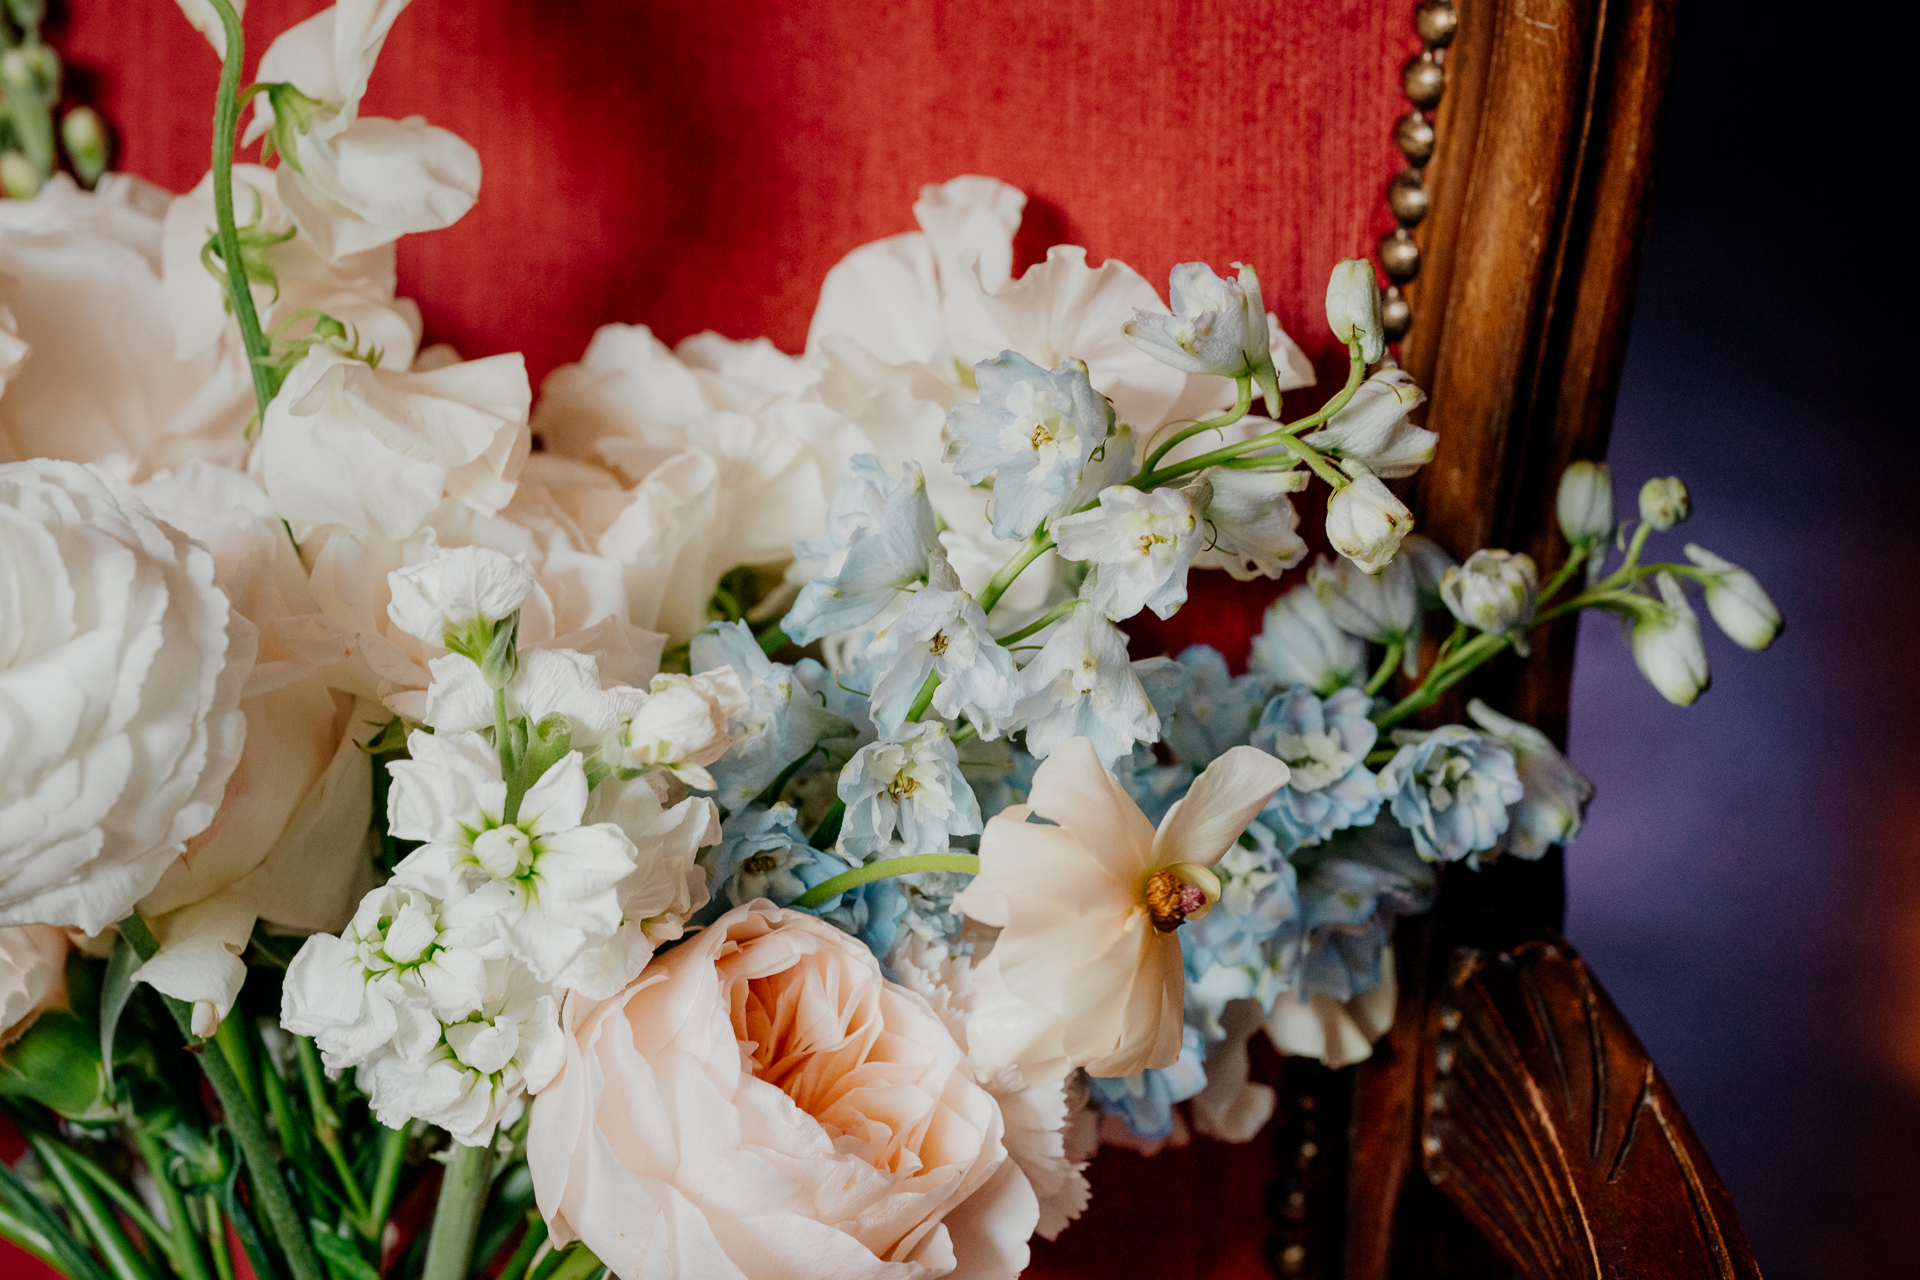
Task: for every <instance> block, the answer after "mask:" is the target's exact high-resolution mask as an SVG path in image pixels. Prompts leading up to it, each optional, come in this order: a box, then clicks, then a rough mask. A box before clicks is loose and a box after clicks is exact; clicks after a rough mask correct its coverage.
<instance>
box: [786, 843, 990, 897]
mask: <svg viewBox="0 0 1920 1280" xmlns="http://www.w3.org/2000/svg"><path fill="white" fill-rule="evenodd" d="M918 871H962V872H965V873H966V874H968V875H979V874H980V859H979V858H978V857H976V856H975V855H973V854H971V853H916V854H912V855H910V856H908V857H905V858H882V859H881V860H880V861H878V862H869V863H867V864H866V865H865V866H859V867H855V868H853V869H852V870H851V871H842V872H841V873H840V874H839V875H837V876H835V877H834V878H833V879H831V880H822V881H821V882H820V883H819V884H817V885H815V886H813V888H811V889H809V890H807V891H806V892H805V893H803V894H801V895H800V896H799V897H797V898H795V899H794V900H793V905H794V906H796V907H817V906H819V905H820V904H821V903H823V902H825V901H826V900H827V899H828V898H831V897H833V896H834V895H835V894H837V893H845V892H846V891H847V890H849V889H858V888H859V887H860V886H861V885H863V884H872V883H873V882H874V881H875V880H885V879H888V878H889V877H892V876H910V875H913V874H914V873H915V872H918Z"/></svg>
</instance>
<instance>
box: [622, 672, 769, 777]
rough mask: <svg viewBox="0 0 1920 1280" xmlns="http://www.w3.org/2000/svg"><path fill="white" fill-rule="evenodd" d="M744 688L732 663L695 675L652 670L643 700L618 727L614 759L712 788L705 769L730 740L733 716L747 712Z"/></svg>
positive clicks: (725, 750) (635, 767) (628, 765)
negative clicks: (665, 772)
mask: <svg viewBox="0 0 1920 1280" xmlns="http://www.w3.org/2000/svg"><path fill="white" fill-rule="evenodd" d="M749 705H750V704H749V701H748V698H747V691H746V689H745V688H744V687H743V686H742V685H741V683H740V675H739V673H738V672H736V671H735V670H734V669H733V668H732V667H721V668H719V669H718V670H715V671H706V672H702V673H701V674H699V675H697V676H683V675H677V674H672V673H667V674H662V675H657V676H655V677H654V678H653V680H652V682H651V683H650V684H648V686H647V693H646V695H645V700H644V701H642V702H641V703H640V707H639V710H637V711H635V712H634V714H633V718H632V719H631V720H629V721H627V722H626V724H625V725H624V726H623V727H622V728H621V730H620V737H619V743H618V746H617V748H616V749H615V750H614V752H613V753H612V754H613V757H614V759H613V763H615V764H619V765H623V766H625V767H626V768H629V769H664V770H666V771H667V772H669V773H671V774H673V776H674V777H676V778H678V779H680V781H682V782H684V783H686V784H687V785H688V786H690V787H698V788H699V789H700V790H702V791H712V790H715V789H716V784H715V783H714V780H713V775H712V774H710V773H708V772H707V770H706V767H705V766H707V765H710V764H712V763H713V762H714V761H716V760H718V759H719V758H720V757H721V756H723V755H725V754H727V748H729V747H731V746H732V745H733V737H732V735H730V734H729V733H728V732H727V725H728V722H729V720H730V719H731V718H732V717H735V716H739V715H741V714H743V713H745V712H746V710H747V709H748V706H749Z"/></svg>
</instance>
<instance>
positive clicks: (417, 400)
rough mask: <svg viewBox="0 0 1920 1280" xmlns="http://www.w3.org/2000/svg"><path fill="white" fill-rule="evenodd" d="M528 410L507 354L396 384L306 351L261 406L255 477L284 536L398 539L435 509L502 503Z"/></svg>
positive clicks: (397, 379) (519, 363)
mask: <svg viewBox="0 0 1920 1280" xmlns="http://www.w3.org/2000/svg"><path fill="white" fill-rule="evenodd" d="M532 398H533V393H532V391H531V390H530V389H529V387H528V385H527V367H526V362H525V361H524V360H522V359H521V357H520V356H519V355H518V354H517V353H515V354H512V355H502V356H488V357H487V358H486V359H484V360H469V361H465V362H462V363H459V364H452V365H447V366H445V367H442V368H438V369H433V370H430V371H428V372H426V373H400V372H395V371H393V370H389V369H384V368H381V369H375V368H371V367H369V366H368V365H366V364H364V363H362V362H361V361H359V360H352V359H349V358H347V357H346V356H343V355H341V354H340V353H339V352H337V351H334V350H332V349H331V348H328V347H324V346H316V347H315V348H313V350H312V351H311V352H309V353H308V355H307V357H306V358H305V359H304V360H302V361H301V362H300V363H299V364H297V365H295V366H294V368H293V371H292V372H291V373H290V374H288V375H287V380H286V382H285V383H284V384H283V385H282V386H281V388H280V392H279V394H278V395H276V396H275V397H274V398H273V403H272V404H270V405H268V406H267V413H266V420H265V422H264V424H263V425H262V427H261V431H260V442H259V447H258V449H257V450H256V454H255V458H254V465H255V467H256V468H257V469H258V474H259V475H260V476H261V477H262V479H263V482H264V483H265V485H266V489H267V493H268V494H269V495H271V496H272V498H273V504H274V507H275V508H276V509H277V510H278V511H279V512H280V514H281V515H282V516H283V517H285V518H286V519H287V520H289V521H290V522H292V523H293V524H295V525H328V524H339V525H345V526H347V528H349V529H351V530H353V531H355V532H357V533H362V534H369V535H375V536H378V537H382V538H392V539H400V538H405V537H407V536H409V535H410V534H412V533H414V532H415V531H417V530H418V529H419V528H420V527H421V526H422V525H424V524H425V523H426V522H427V520H428V518H429V517H430V516H432V515H433V513H434V511H435V509H436V508H438V507H439V506H440V504H441V502H442V500H443V499H446V498H453V499H456V500H457V501H459V502H460V503H462V504H464V505H465V506H468V507H470V508H472V509H473V510H474V511H477V512H479V513H480V514H481V515H493V514H494V513H495V512H497V511H499V510H500V509H501V508H502V507H504V506H506V505H507V503H508V502H510V501H511V500H512V498H513V489H514V480H515V477H516V476H518V474H519V471H520V466H521V463H522V462H524V461H525V460H526V456H527V450H528V447H529V441H528V436H527V410H528V407H529V405H530V404H531V402H532Z"/></svg>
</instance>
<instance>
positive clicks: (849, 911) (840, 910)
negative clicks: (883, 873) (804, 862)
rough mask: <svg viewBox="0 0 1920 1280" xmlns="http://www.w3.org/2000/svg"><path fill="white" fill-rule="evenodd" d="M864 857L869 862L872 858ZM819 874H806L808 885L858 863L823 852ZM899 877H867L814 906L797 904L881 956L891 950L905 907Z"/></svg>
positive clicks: (831, 876) (891, 851)
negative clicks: (865, 880)
mask: <svg viewBox="0 0 1920 1280" xmlns="http://www.w3.org/2000/svg"><path fill="white" fill-rule="evenodd" d="M904 852H906V851H905V850H904V849H899V848H898V847H896V848H894V849H893V850H890V851H888V852H887V853H884V854H882V855H880V856H881V857H891V856H895V855H897V854H899V853H904ZM875 860H876V859H874V858H869V859H867V861H868V862H872V861H875ZM817 865H818V867H819V868H820V870H821V872H822V874H818V875H817V876H812V877H809V878H810V879H811V880H812V883H811V884H809V885H808V886H807V887H808V888H812V887H813V885H816V884H821V883H824V882H825V881H827V880H830V879H832V878H833V877H834V876H837V875H839V874H840V873H841V872H843V871H849V870H852V869H853V867H854V866H855V865H857V864H855V863H853V862H849V861H847V860H845V859H844V858H841V857H837V856H835V855H834V854H830V853H828V854H822V855H821V856H820V861H819V863H818V864H817ZM900 879H901V878H900V877H888V878H887V879H884V880H870V881H868V882H867V883H866V884H863V885H858V886H856V887H855V888H852V889H847V890H845V891H843V892H841V893H836V894H834V895H833V896H832V897H831V898H828V899H827V900H826V901H825V902H822V903H820V904H819V905H818V906H814V907H799V908H797V910H800V911H805V912H807V913H808V914H809V915H814V916H818V917H819V918H820V919H822V920H825V921H826V922H827V923H828V924H830V925H833V926H834V927H835V928H837V929H840V930H842V931H844V932H846V933H850V934H852V935H853V936H854V937H856V938H858V939H860V941H862V942H864V943H866V944H867V949H868V950H869V951H871V952H873V954H874V956H875V957H876V958H884V957H885V956H886V954H887V953H888V952H890V951H892V950H893V944H894V942H895V941H897V940H898V938H899V936H900V923H901V920H902V919H903V918H904V917H905V915H906V912H907V907H908V897H907V894H906V891H905V890H904V889H903V888H902V887H901V884H900Z"/></svg>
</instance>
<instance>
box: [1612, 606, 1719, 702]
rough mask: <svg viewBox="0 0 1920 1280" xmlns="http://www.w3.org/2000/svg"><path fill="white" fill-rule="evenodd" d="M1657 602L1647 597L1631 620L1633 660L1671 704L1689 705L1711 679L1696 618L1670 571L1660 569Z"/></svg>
mask: <svg viewBox="0 0 1920 1280" xmlns="http://www.w3.org/2000/svg"><path fill="white" fill-rule="evenodd" d="M1655 581H1657V582H1658V583H1659V585H1660V597H1661V599H1660V603H1657V604H1656V603H1654V602H1652V601H1648V602H1647V603H1646V604H1645V606H1644V607H1643V608H1642V609H1641V610H1640V611H1639V612H1638V614H1637V616H1636V617H1635V618H1634V621H1633V636H1632V640H1631V642H1630V643H1631V645H1632V648H1633V661H1634V663H1635V664H1636V665H1637V666H1638V667H1639V668H1640V674H1641V675H1643V676H1645V677H1646V678H1647V683H1648V684H1651V685H1652V686H1653V687H1654V688H1656V689H1658V690H1659V691H1660V696H1661V697H1663V698H1665V699H1666V700H1667V701H1668V702H1671V703H1673V704H1674V705H1675V706H1681V707H1684V706H1689V705H1691V704H1692V702H1693V700H1694V699H1695V698H1697V697H1699V696H1700V694H1701V693H1702V692H1703V691H1704V690H1705V689H1706V687H1707V685H1708V684H1709V683H1710V682H1711V680H1712V675H1711V674H1710V673H1709V672H1708V670H1707V650H1706V647H1705V646H1704V645H1702V644H1701V642H1700V619H1699V618H1698V617H1697V616H1695V614H1694V612H1693V606H1692V605H1690V604H1688V603H1687V597H1686V593H1685V592H1683V591H1681V590H1680V584H1679V583H1678V582H1675V581H1674V579H1673V575H1672V574H1670V573H1662V574H1659V575H1657V576H1656V578H1655Z"/></svg>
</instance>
